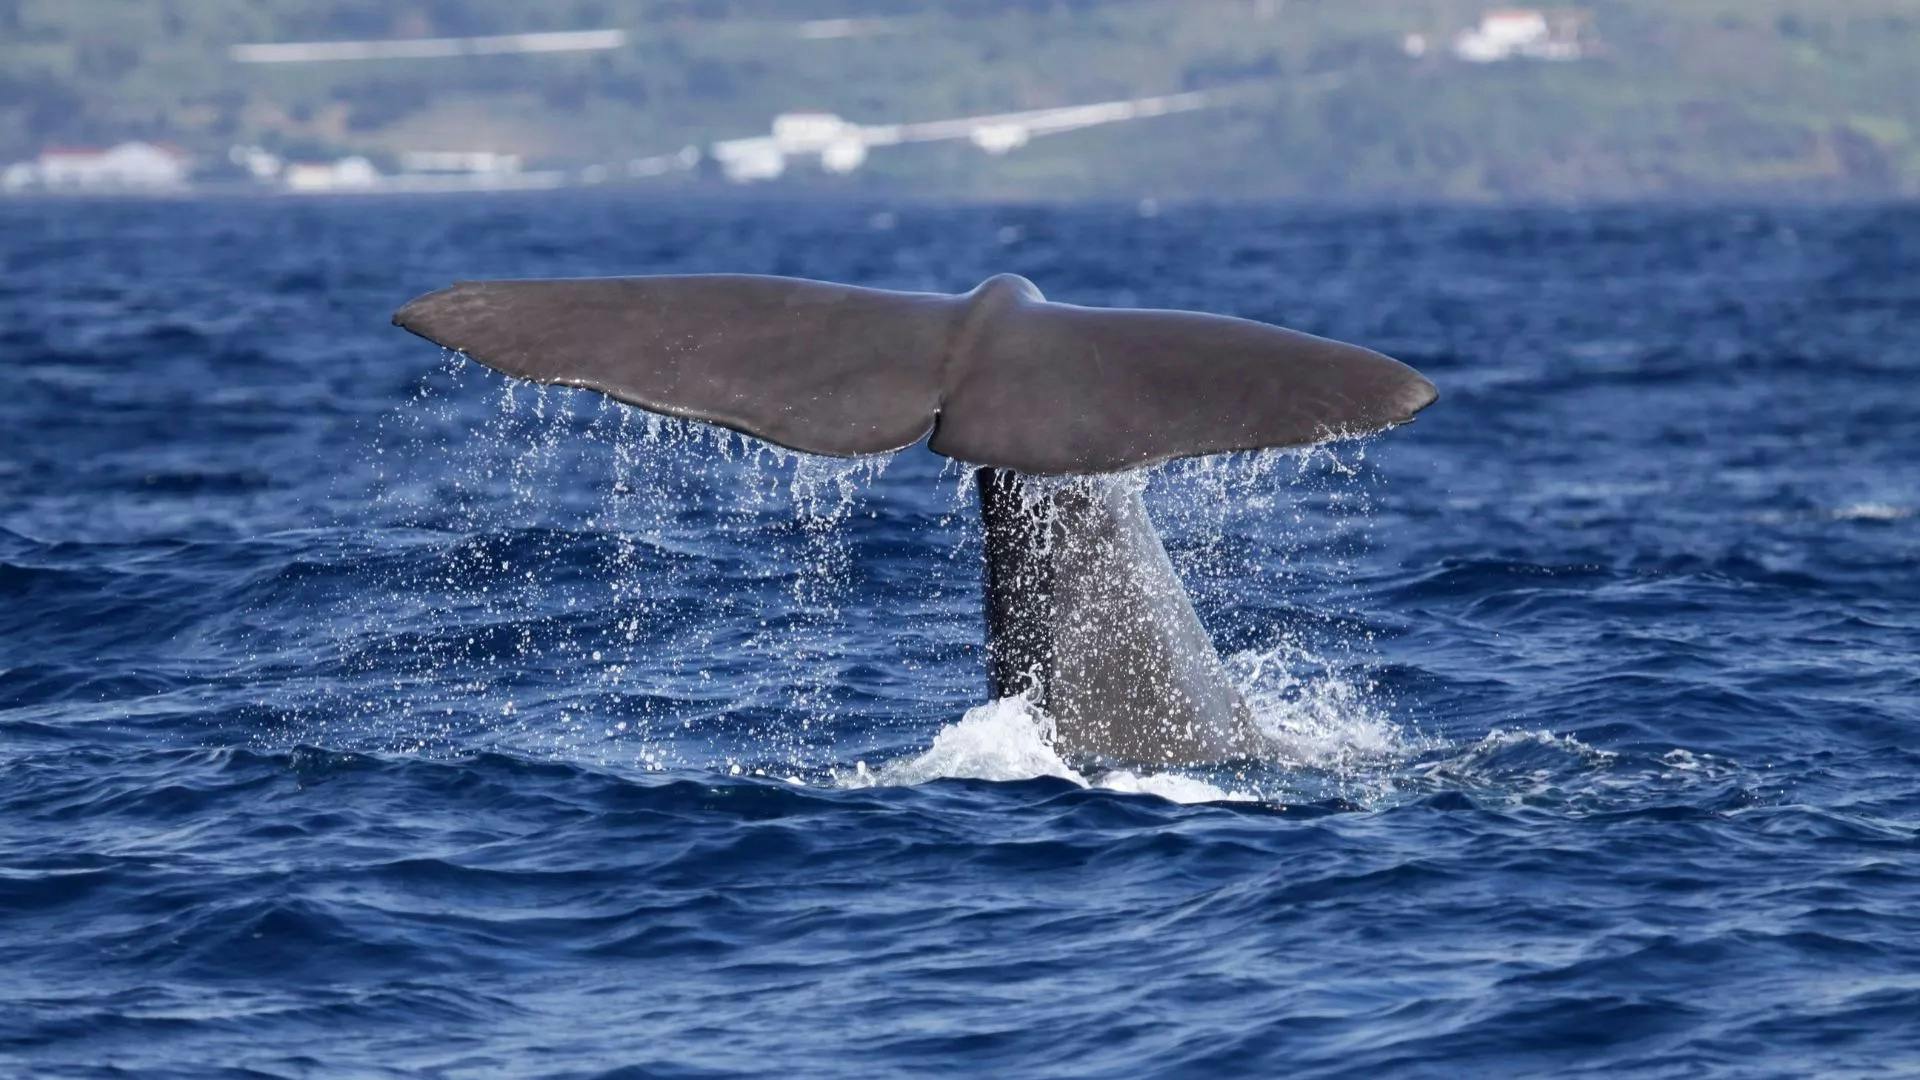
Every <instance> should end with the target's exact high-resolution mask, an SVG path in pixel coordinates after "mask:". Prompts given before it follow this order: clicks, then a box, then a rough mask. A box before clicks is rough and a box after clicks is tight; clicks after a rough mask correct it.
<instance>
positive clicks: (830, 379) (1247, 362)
mask: <svg viewBox="0 0 1920 1080" xmlns="http://www.w3.org/2000/svg"><path fill="white" fill-rule="evenodd" d="M394 322H395V323H396V324H397V325H399V326H401V327H404V328H406V329H407V330H410V331H412V332H413V333H415V334H418V335H420V336H421V337H424V338H427V339H429V340H431V341H434V342H437V343H439V344H440V345H443V346H446V347H447V348H450V349H456V350H458V351H460V352H462V353H464V354H466V355H467V356H468V357H470V358H472V359H474V360H478V361H479V362H481V363H483V364H486V365H487V366H489V367H492V368H495V369H497V370H499V371H502V372H504V373H506V374H508V375H513V376H517V377H519V378H523V379H530V380H533V381H535V382H543V383H557V384H563V385H567V386H578V387H584V388H587V389H590V390H598V391H600V392H602V393H605V394H608V395H610V396H612V397H615V398H618V399H619V400H621V401H624V402H627V403H629V404H632V405H637V406H639V407H641V408H643V409H647V410H650V411H653V412H660V413H665V414H668V415H672V416H679V417H684V418H687V419H692V420H703V421H706V422H708V423H713V424H718V425H720V426H722V427H728V428H732V429H734V430H737V431H742V432H746V433H747V434H750V435H754V436H756V437H758V438H761V439H765V440H767V441H768V442H772V443H776V444H779V445H781V446H784V447H787V448H788V449H792V450H800V451H805V452H808V453H814V454H827V455H834V456H843V457H844V456H852V455H859V454H877V453H884V452H888V451H892V450H898V449H901V448H902V447H906V446H910V445H912V444H913V443H915V442H918V441H919V440H920V439H922V438H927V439H928V442H927V445H928V447H929V449H931V450H933V451H934V452H935V453H939V454H945V455H947V456H949V457H953V458H958V459H960V460H962V461H966V462H970V463H972V464H976V465H987V466H993V467H996V468H1003V469H1012V470H1014V471H1016V472H1022V473H1027V474H1031V475H1049V474H1066V473H1099V472H1116V471H1119V470H1123V469H1131V468H1137V467H1139V466H1143V465H1151V464H1154V463H1156V462H1160V461H1165V460H1167V459H1169V458H1176V457H1189V456H1194V455H1199V454H1216V453H1224V452H1229V451H1235V450H1255V449H1262V448H1266V447H1277V446H1300V445H1306V444H1309V443H1314V442H1319V441H1322V440H1325V439H1328V438H1332V437H1337V436H1345V435H1359V434H1365V433H1367V432H1371V431H1376V430H1379V429H1380V428H1384V427H1389V426H1392V425H1394V424H1398V423H1402V422H1405V421H1407V420H1410V419H1412V417H1413V414H1414V413H1416V412H1418V411H1419V410H1420V409H1422V408H1424V407H1425V406H1426V405H1428V404H1429V403H1431V402H1432V401H1433V399H1434V396H1435V392H1434V388H1433V384H1432V383H1430V382H1428V381H1427V380H1426V379H1424V378H1422V377H1421V376H1420V374H1419V373H1418V372H1416V371H1414V370H1413V369H1412V368H1410V367H1407V366H1406V365H1405V364H1402V363H1399V362H1398V361H1395V360H1391V359H1388V358H1387V357H1385V356H1382V355H1380V354H1379V353H1376V352H1373V351H1371V350H1368V349H1363V348H1361V347H1359V346H1357V345H1348V344H1344V343H1342V342H1337V341H1329V340H1327V339H1325V338H1319V337H1314V336H1312V335H1309V334H1302V333H1297V332H1295V331H1292V330H1284V329H1281V328H1280V327H1276V326H1268V325H1265V324H1263V323H1257V322H1250V321H1248V320H1245V319H1235V318H1229V317H1226V316H1220V315H1202V314H1198V313H1194V312H1185V311H1141V310H1116V309H1103V308H1086V307H1076V306H1073V305H1069V304H1056V303H1050V302H1048V301H1046V300H1044V299H1042V298H1041V296H1040V291H1039V290H1038V289H1036V288H1034V286H1033V285H1032V284H1031V283H1030V282H1028V281H1026V280H1025V279H1024V278H1020V277H1016V276H1014V275H1011V274H1002V275H1000V276H998V277H994V278H990V279H988V280H987V281H986V282H985V283H983V284H982V285H980V287H979V288H976V289H974V290H973V291H972V292H969V293H965V294H963V295H959V296H947V295H942V294H935V293H900V292H886V291H882V290H879V289H865V288H858V287H855V286H849V285H834V284H828V283H826V282H818V281H804V280H800V279H795V278H777V277H756V276H747V275H730V274H714V275H692V276H677V277H634V278H585V279H577V280H543V281H472V282H462V283H460V284H457V285H454V286H452V287H451V288H447V289H442V290H440V291H439V292H434V293H429V294H427V295H425V296H422V297H420V298H418V299H416V300H414V301H413V302H411V303H409V304H407V305H406V306H405V307H403V308H401V309H400V311H399V312H398V313H396V314H395V315H394ZM929 435H930V436H931V437H929Z"/></svg>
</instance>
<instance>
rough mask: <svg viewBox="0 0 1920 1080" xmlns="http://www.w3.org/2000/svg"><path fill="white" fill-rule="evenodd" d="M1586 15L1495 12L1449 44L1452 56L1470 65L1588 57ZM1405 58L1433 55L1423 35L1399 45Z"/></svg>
mask: <svg viewBox="0 0 1920 1080" xmlns="http://www.w3.org/2000/svg"><path fill="white" fill-rule="evenodd" d="M1585 21H1586V20H1585V15H1584V13H1582V12H1578V11H1556V12H1553V13H1551V14H1549V13H1548V12H1545V11H1541V10H1539V9H1538V8H1495V9H1493V10H1491V11H1487V12H1484V13H1482V14H1481V16H1480V22H1479V23H1478V24H1477V25H1474V26H1471V27H1469V28H1467V29H1465V30H1462V31H1460V32H1459V33H1458V34H1455V35H1454V36H1453V40H1452V41H1451V42H1450V43H1449V46H1450V49H1449V51H1451V52H1452V54H1453V56H1454V57H1455V58H1456V59H1459V60H1464V61H1466V62H1467V63H1470V64H1495V63H1499V62H1501V61H1503V60H1578V59H1580V58H1581V57H1583V56H1585V55H1587V53H1588V47H1587V44H1586V43H1585V42H1584V41H1583V40H1582V30H1583V28H1584V25H1585ZM1402 48H1403V49H1404V51H1405V52H1406V54H1407V55H1408V56H1412V57H1421V56H1425V55H1427V53H1428V52H1430V51H1432V48H1433V45H1432V43H1431V42H1429V41H1428V40H1427V36H1426V35H1425V34H1409V35H1407V37H1406V40H1405V41H1404V42H1402Z"/></svg>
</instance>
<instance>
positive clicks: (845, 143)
mask: <svg viewBox="0 0 1920 1080" xmlns="http://www.w3.org/2000/svg"><path fill="white" fill-rule="evenodd" d="M1214 104H1217V102H1216V101H1214V100H1213V99H1212V98H1210V97H1209V96H1208V95H1207V94H1204V93H1200V92H1193V93H1186V94H1166V95H1162V96H1159V97H1145V98H1132V99H1129V100H1126V101H1102V102H1096V103H1094V104H1091V105H1068V106H1063V107H1060V108H1053V109H1029V110H1026V111H1024V112H1011V113H993V114H990V115H984V116H963V117H958V118H956V119H952V120H928V121H922V122H919V123H908V124H859V123H855V122H853V121H851V120H847V119H844V118H842V117H840V116H837V115H835V114H833V113H827V112H795V113H782V114H780V115H779V116H776V117H774V118H773V126H772V129H771V130H770V131H769V132H768V133H767V134H765V135H753V136H748V137H747V138H744V139H725V140H722V141H720V142H717V143H714V144H713V146H712V148H711V151H710V152H711V155H712V157H713V160H714V161H715V162H716V163H717V164H718V165H719V166H720V171H721V175H723V176H725V177H726V178H727V179H728V180H730V181H732V182H734V183H736V184H747V183H753V182H756V181H761V180H774V179H778V178H779V177H780V176H781V175H783V174H784V173H785V172H786V171H787V168H788V166H789V164H791V163H792V162H794V161H801V162H805V163H809V164H817V165H818V166H819V167H820V168H821V169H824V170H825V171H827V172H830V173H850V172H853V171H854V170H856V169H858V168H859V167H860V166H861V165H863V164H865V163H866V160H867V154H868V152H869V151H870V150H871V149H872V148H873V147H876V146H897V145H899V144H901V143H915V142H939V141H945V140H966V141H967V142H971V143H972V144H973V145H974V146H976V147H979V148H980V149H981V150H984V151H986V152H987V153H989V154H994V155H999V154H1005V153H1009V152H1011V151H1013V150H1016V149H1019V148H1020V147H1022V146H1025V145H1027V143H1029V142H1031V141H1032V140H1033V139H1034V138H1036V137H1038V136H1041V135H1054V134H1058V133H1060V132H1063V131H1075V130H1078V129H1080V128H1087V127H1094V126H1097V125H1100V124H1112V123H1117V122H1120V121H1123V120H1140V119H1144V118H1147V117H1152V116H1166V115H1168V114H1171V113H1180V112H1190V111H1192V110H1194V109H1204V108H1207V107H1209V106H1210V105H1214Z"/></svg>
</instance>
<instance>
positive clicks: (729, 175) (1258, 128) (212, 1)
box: [0, 0, 1920, 202]
mask: <svg viewBox="0 0 1920 1080" xmlns="http://www.w3.org/2000/svg"><path fill="white" fill-rule="evenodd" d="M1916 58H1920V4H1915V3H1913V2H1911V0H1848V2H1846V3H1832V2H1829V0H1685V2H1679V3H1675V2H1671V0H1591V2H1587V3H1581V4H1548V3H1543V4H1539V5H1535V6H1525V7H1519V6H1492V5H1489V4H1486V3H1483V2H1479V0H1339V2H1330V0H1328V2H1316V0H1184V2H1179V3H1174V2H1155V0H1109V2H1095V0H949V2H945V3H931V2H924V0H559V2H554V3H545V4H526V3H521V2H518V0H405V2H387V0H284V2H268V3H262V2H255V0H171V2H168V0H155V2H147V3H111V2H103V0H0V169H3V170H4V172H3V173H0V189H4V191H5V192H6V193H9V194H16V195H30V194H43V193H70V192H101V191H115V190H141V191H158V190H247V191H260V192H272V193H313V192H341V191H404V190H415V191H463V190H473V189H500V188H505V189H524V188H570V187H577V186H600V185H652V186H657V187H661V188H663V189H670V188H681V187H689V186H700V187H709V188H714V189H716V190H727V189H732V188H736V187H737V188H741V189H762V190H764V189H777V190H783V191H790V192H791V191H812V190H819V191H829V192H845V193H852V194H867V195H879V196H885V197H896V196H902V195H904V196H931V197H940V198H963V199H976V198H977V199H1018V200H1033V199H1077V198H1102V199H1142V198H1152V199H1194V198H1291V199H1314V200H1364V201H1379V200H1382V199H1388V200H1419V201H1432V200H1468V201H1492V200H1516V201H1536V202H1537V201H1564V200H1580V201H1591V200H1614V199H1635V198H1646V197H1655V198H1684V199H1700V198H1719V197H1729V198H1749V199H1750V198H1763V199H1773V198H1780V197H1789V198H1818V199H1833V198H1875V197H1885V196H1896V195H1911V194H1914V193H1916V192H1920V144H1916V131H1920V80H1916V79H1915V60H1916Z"/></svg>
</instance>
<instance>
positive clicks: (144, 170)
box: [0, 142, 193, 193]
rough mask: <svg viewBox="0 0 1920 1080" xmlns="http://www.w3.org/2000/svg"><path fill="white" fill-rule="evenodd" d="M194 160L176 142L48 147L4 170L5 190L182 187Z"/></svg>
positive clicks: (1, 183) (0, 187)
mask: <svg viewBox="0 0 1920 1080" xmlns="http://www.w3.org/2000/svg"><path fill="white" fill-rule="evenodd" d="M192 165H193V163H192V162H191V161H190V160H189V159H188V158H187V156H186V155H185V154H182V153H181V152H180V151H178V150H175V149H173V148H172V147H167V146H160V145H157V144H155V143H147V142H123V143H120V144H119V145H117V146H110V147H106V148H103V149H94V148H71V149H59V148H49V149H47V150H44V151H41V153H40V156H39V157H37V158H35V159H34V160H32V161H21V162H16V163H14V164H12V165H8V166H7V167H6V168H5V169H0V191H65V192H102V193H106V192H122V191H153V192H159V191H177V190H179V189H181V188H184V187H185V186H186V183H187V177H188V176H189V175H191V173H192V171H193V170H192Z"/></svg>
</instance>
